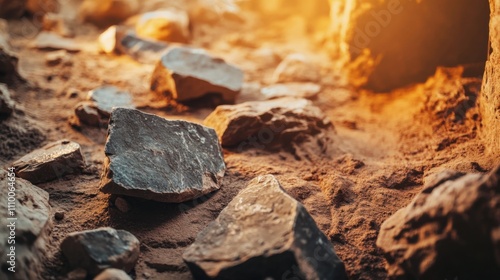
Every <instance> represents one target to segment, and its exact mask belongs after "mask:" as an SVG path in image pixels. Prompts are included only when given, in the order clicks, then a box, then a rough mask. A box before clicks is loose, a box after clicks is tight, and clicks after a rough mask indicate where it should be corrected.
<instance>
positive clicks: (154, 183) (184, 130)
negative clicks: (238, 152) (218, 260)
mask: <svg viewBox="0 0 500 280" xmlns="http://www.w3.org/2000/svg"><path fill="white" fill-rule="evenodd" d="M105 153H106V157H107V159H106V163H105V168H104V173H103V176H102V179H101V191H103V192H105V193H111V194H120V195H128V196H135V197H140V198H145V199H150V200H156V201H161V202H183V201H187V200H191V199H194V198H197V197H199V196H202V195H204V194H207V193H210V192H212V191H215V190H217V189H219V186H220V185H219V184H220V180H221V178H222V177H223V176H224V172H225V169H226V166H225V163H224V159H223V156H222V151H221V147H220V144H219V142H218V140H217V135H216V133H215V131H214V130H213V129H210V128H207V127H204V126H202V125H199V124H195V123H190V122H186V121H172V120H166V119H163V118H161V117H158V116H155V115H150V114H146V113H143V112H140V111H138V110H133V109H125V108H117V109H114V110H113V111H112V113H111V119H110V123H109V132H108V139H107V142H106V146H105Z"/></svg>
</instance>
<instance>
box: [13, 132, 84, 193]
mask: <svg viewBox="0 0 500 280" xmlns="http://www.w3.org/2000/svg"><path fill="white" fill-rule="evenodd" d="M12 165H13V166H14V167H15V168H16V175H17V176H18V177H21V178H23V179H26V180H28V181H30V182H31V183H33V184H36V183H43V182H48V181H52V180H55V179H59V178H61V177H62V176H64V175H67V174H77V173H80V172H81V171H82V169H83V168H84V167H85V163H84V160H83V156H82V153H81V151H80V145H79V144H78V143H75V142H72V141H69V140H60V141H56V142H52V143H50V144H47V145H45V146H44V147H42V148H40V149H38V150H35V151H33V152H31V153H29V154H27V155H25V156H23V157H22V158H20V159H18V160H17V161H15V162H14V163H13V164H12Z"/></svg>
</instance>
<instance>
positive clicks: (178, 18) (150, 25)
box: [135, 10, 190, 43]
mask: <svg viewBox="0 0 500 280" xmlns="http://www.w3.org/2000/svg"><path fill="white" fill-rule="evenodd" d="M135 30H136V32H137V35H139V36H141V37H144V38H150V39H154V40H158V41H165V42H176V43H187V42H188V41H189V33H190V32H189V16H188V15H187V13H186V12H184V11H182V10H161V11H154V12H148V13H145V14H142V15H141V16H140V17H139V20H138V21H137V24H136V25H135Z"/></svg>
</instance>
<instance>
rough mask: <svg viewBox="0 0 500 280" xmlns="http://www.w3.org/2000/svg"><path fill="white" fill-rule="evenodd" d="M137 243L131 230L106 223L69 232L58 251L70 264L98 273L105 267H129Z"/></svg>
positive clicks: (134, 254) (135, 255)
mask: <svg viewBox="0 0 500 280" xmlns="http://www.w3.org/2000/svg"><path fill="white" fill-rule="evenodd" d="M139 245H140V244H139V240H138V239H137V238H136V237H135V236H134V235H133V234H131V233H130V232H128V231H125V230H116V229H113V228H109V227H106V228H99V229H95V230H86V231H80V232H73V233H70V234H69V235H68V236H67V237H66V238H65V239H64V240H63V242H62V243H61V251H62V253H63V255H64V256H65V257H66V258H67V259H68V262H69V264H70V266H71V267H73V268H83V269H85V270H86V271H87V272H88V273H89V274H90V275H97V274H99V273H100V272H101V271H103V270H105V269H106V268H117V269H122V270H124V271H126V272H129V271H131V270H132V269H133V268H134V266H135V264H136V262H137V259H138V258H139V247H140V246H139Z"/></svg>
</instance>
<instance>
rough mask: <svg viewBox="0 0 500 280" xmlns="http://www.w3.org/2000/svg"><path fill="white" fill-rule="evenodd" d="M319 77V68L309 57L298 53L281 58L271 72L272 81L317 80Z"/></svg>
mask: <svg viewBox="0 0 500 280" xmlns="http://www.w3.org/2000/svg"><path fill="white" fill-rule="evenodd" d="M320 79H321V75H320V72H319V69H318V67H317V66H316V65H314V64H313V63H312V62H310V61H309V59H308V58H307V57H306V56H305V55H303V54H299V53H295V54H290V55H288V56H286V57H285V59H283V61H282V62H281V63H280V64H279V65H278V67H277V68H276V70H275V71H274V73H273V77H272V80H273V82H274V83H287V82H313V83H314V82H318V81H319V80H320Z"/></svg>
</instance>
